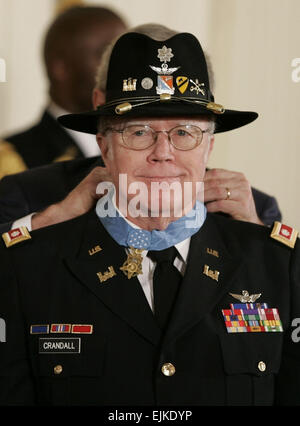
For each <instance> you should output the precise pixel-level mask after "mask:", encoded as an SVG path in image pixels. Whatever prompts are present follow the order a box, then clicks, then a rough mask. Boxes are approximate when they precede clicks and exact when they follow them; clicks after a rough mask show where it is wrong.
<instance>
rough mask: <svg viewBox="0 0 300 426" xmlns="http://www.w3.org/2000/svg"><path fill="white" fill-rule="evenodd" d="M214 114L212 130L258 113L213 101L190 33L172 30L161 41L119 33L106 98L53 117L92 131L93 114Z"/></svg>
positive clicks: (95, 117) (247, 120)
mask: <svg viewBox="0 0 300 426" xmlns="http://www.w3.org/2000/svg"><path fill="white" fill-rule="evenodd" d="M203 114H205V115H214V116H215V119H216V123H217V126H216V133H217V132H226V131H228V130H232V129H236V128H238V127H241V126H244V125H246V124H248V123H251V122H252V121H254V120H255V119H256V118H257V117H258V114H257V113H256V112H251V111H234V110H230V109H226V108H225V107H224V106H223V105H220V104H217V103H215V102H214V97H213V95H212V93H211V91H210V87H209V78H208V72H207V65H206V61H205V56H204V54H203V50H202V48H201V46H200V44H199V41H198V40H197V38H196V37H194V36H193V35H192V34H189V33H178V34H176V35H175V36H173V37H171V38H169V39H168V40H165V41H156V40H153V39H152V38H150V37H148V36H146V35H144V34H140V33H135V32H129V33H126V34H124V35H123V36H121V37H120V38H119V39H118V41H117V42H116V44H115V46H114V48H113V50H112V53H111V57H110V62H109V68H108V75H107V85H106V103H105V104H104V105H102V106H99V107H98V108H97V109H96V110H94V111H89V112H83V113H80V114H68V115H64V116H61V117H59V119H58V120H59V122H60V123H61V124H62V125H63V126H65V127H67V128H69V129H73V130H78V131H81V132H86V133H94V134H96V133H97V127H98V122H99V119H101V117H103V116H115V117H120V116H123V117H128V118H130V117H174V116H198V115H203Z"/></svg>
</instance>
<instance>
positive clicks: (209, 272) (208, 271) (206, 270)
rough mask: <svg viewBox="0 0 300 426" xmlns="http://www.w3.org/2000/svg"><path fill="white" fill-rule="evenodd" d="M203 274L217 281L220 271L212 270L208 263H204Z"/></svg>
mask: <svg viewBox="0 0 300 426" xmlns="http://www.w3.org/2000/svg"><path fill="white" fill-rule="evenodd" d="M203 274H204V275H207V276H208V277H209V278H211V279H212V280H215V281H219V275H220V272H219V271H212V270H211V269H209V266H208V265H204V269H203Z"/></svg>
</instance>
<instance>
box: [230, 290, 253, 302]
mask: <svg viewBox="0 0 300 426" xmlns="http://www.w3.org/2000/svg"><path fill="white" fill-rule="evenodd" d="M229 294H230V296H232V297H234V298H235V299H237V300H239V301H240V302H242V303H254V302H255V300H257V299H259V298H260V296H261V293H258V294H249V292H248V291H247V290H243V291H242V294H234V293H229Z"/></svg>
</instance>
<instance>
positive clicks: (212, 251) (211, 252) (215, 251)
mask: <svg viewBox="0 0 300 426" xmlns="http://www.w3.org/2000/svg"><path fill="white" fill-rule="evenodd" d="M206 253H208V254H211V255H213V256H215V257H219V252H218V251H217V250H213V249H211V248H208V247H207V249H206Z"/></svg>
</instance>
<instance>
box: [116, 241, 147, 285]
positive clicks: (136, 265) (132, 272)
mask: <svg viewBox="0 0 300 426" xmlns="http://www.w3.org/2000/svg"><path fill="white" fill-rule="evenodd" d="M142 251H143V250H142V249H136V248H133V247H129V253H128V255H127V259H126V260H125V262H124V263H123V265H122V266H121V267H120V269H121V271H123V272H124V274H125V275H126V276H127V278H128V279H129V280H130V278H132V277H136V276H137V275H139V274H142V273H143V271H142V261H143V256H142V255H141V253H142Z"/></svg>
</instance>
